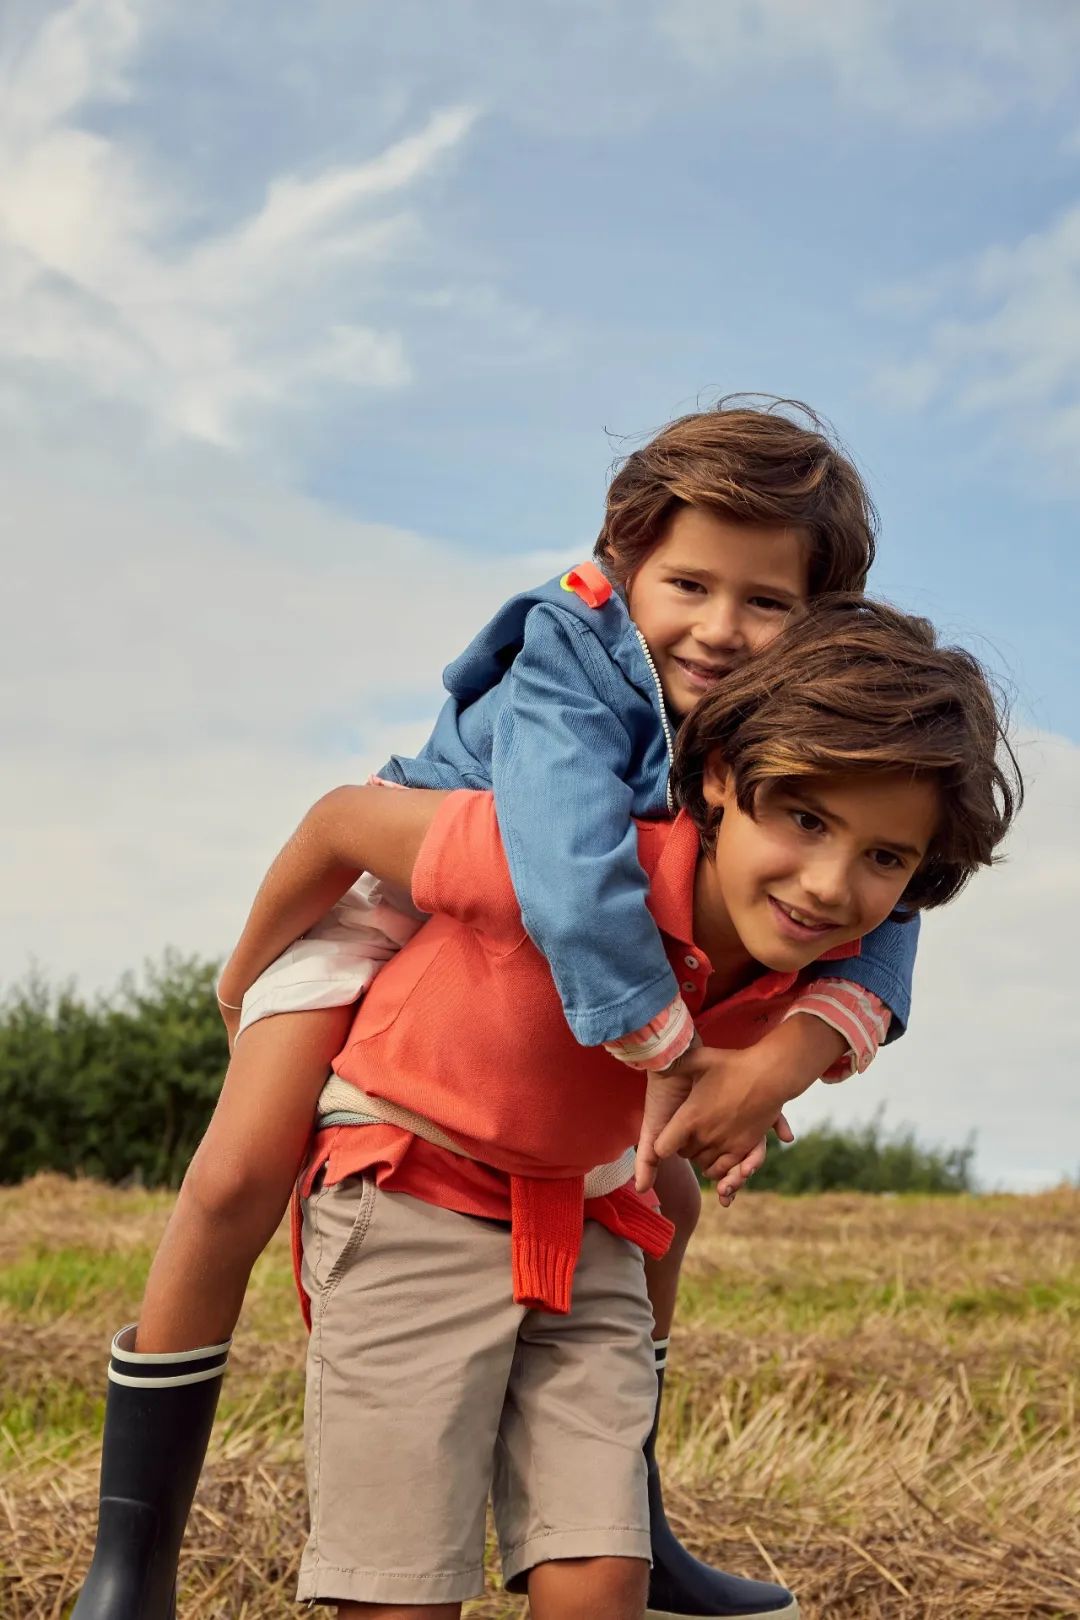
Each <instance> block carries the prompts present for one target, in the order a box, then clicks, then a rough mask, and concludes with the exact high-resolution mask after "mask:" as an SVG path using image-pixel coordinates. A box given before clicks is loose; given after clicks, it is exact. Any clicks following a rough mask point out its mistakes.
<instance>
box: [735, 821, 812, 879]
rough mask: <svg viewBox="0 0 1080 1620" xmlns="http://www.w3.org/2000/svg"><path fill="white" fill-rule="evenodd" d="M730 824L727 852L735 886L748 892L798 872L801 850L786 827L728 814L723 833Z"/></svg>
mask: <svg viewBox="0 0 1080 1620" xmlns="http://www.w3.org/2000/svg"><path fill="white" fill-rule="evenodd" d="M725 825H726V826H727V827H728V843H727V845H726V846H725V854H726V858H727V860H728V862H729V863H730V864H729V866H728V870H729V872H730V873H731V875H732V878H733V880H734V883H735V886H736V887H737V888H738V889H740V890H742V891H747V890H750V889H757V888H759V887H760V886H761V884H763V883H767V882H772V881H773V880H774V879H776V878H778V877H783V876H786V875H788V874H790V873H791V872H793V871H795V870H796V869H797V867H798V864H799V860H798V852H797V851H796V850H795V849H794V848H793V846H792V841H791V840H790V839H789V838H786V837H785V836H784V833H783V829H781V828H777V827H770V826H768V825H767V824H763V823H762V822H754V821H751V820H750V818H749V816H742V815H738V816H734V817H732V816H728V815H725V816H724V819H723V821H721V823H720V829H721V832H723V829H724V827H725Z"/></svg>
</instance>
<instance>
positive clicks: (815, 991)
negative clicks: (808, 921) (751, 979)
mask: <svg viewBox="0 0 1080 1620" xmlns="http://www.w3.org/2000/svg"><path fill="white" fill-rule="evenodd" d="M796 1013H809V1014H810V1015H811V1016H812V1017H814V1018H820V1019H821V1020H822V1022H823V1023H826V1024H828V1025H829V1027H830V1029H835V1030H836V1032H837V1034H838V1035H840V1036H841V1037H842V1038H843V1040H845V1041H846V1042H847V1051H846V1052H842V1053H841V1055H840V1056H839V1057H838V1058H837V1060H836V1062H835V1063H834V1064H833V1065H832V1067H831V1068H829V1069H828V1070H826V1072H825V1073H824V1074H823V1075H822V1076H821V1078H822V1079H823V1080H829V1081H835V1080H847V1079H849V1078H850V1076H851V1075H853V1074H862V1073H863V1072H864V1070H866V1069H868V1068H869V1067H870V1065H871V1063H873V1061H874V1059H875V1057H876V1056H877V1052H878V1047H879V1046H880V1045H881V1043H882V1041H883V1040H884V1039H885V1036H886V1034H887V1033H888V1029H889V1024H890V1022H891V1020H892V1014H891V1013H890V1011H889V1009H888V1007H886V1005H885V1003H884V1002H883V1001H881V1000H880V999H879V998H878V997H877V996H875V995H874V994H873V992H872V991H870V990H864V989H863V988H862V986H861V985H857V984H851V983H849V982H848V981H847V980H846V979H815V980H814V982H813V983H812V984H808V985H807V986H806V988H805V989H804V990H802V991H800V993H799V995H798V996H797V997H796V999H795V1000H794V1001H793V1002H792V1004H791V1006H790V1007H789V1008H788V1010H787V1012H786V1013H785V1014H784V1021H785V1022H786V1021H787V1019H789V1018H792V1017H794V1015H795V1014H796Z"/></svg>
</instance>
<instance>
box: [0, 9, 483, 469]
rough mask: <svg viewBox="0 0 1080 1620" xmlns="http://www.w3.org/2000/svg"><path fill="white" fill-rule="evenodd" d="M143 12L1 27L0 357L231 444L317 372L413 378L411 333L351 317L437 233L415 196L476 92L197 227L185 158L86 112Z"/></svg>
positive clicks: (79, 12) (123, 64)
mask: <svg viewBox="0 0 1080 1620" xmlns="http://www.w3.org/2000/svg"><path fill="white" fill-rule="evenodd" d="M146 16H147V13H146V12H145V10H144V11H142V12H140V11H139V10H138V8H136V7H135V6H133V5H132V4H130V3H129V0H77V3H75V4H71V5H68V6H66V7H65V8H63V9H62V10H59V11H56V12H54V13H52V14H51V15H48V16H47V17H46V18H45V20H44V21H43V22H40V23H39V25H38V27H37V31H36V32H31V33H30V37H29V42H28V43H26V42H25V41H24V36H25V32H26V29H27V28H28V27H30V26H31V25H30V24H29V22H28V21H26V20H25V19H24V21H23V24H22V26H21V27H17V26H15V25H13V24H10V23H9V25H8V27H7V28H6V29H5V30H4V32H3V33H2V34H0V83H2V84H3V86H4V90H5V94H4V95H3V97H2V98H0V290H2V293H3V300H2V303H0V358H6V360H7V362H8V365H9V367H11V366H12V364H14V365H16V366H23V367H26V366H31V367H34V368H44V369H45V370H46V371H47V372H48V373H51V374H54V375H56V376H58V377H61V378H65V379H66V387H67V389H68V391H69V392H70V391H71V390H72V389H73V388H74V389H75V390H78V391H81V392H82V393H83V395H84V396H85V397H86V398H87V399H89V400H92V399H94V398H95V397H98V398H100V397H104V398H107V399H112V400H121V401H125V402H128V403H130V404H133V405H135V406H137V407H139V408H140V409H141V410H143V411H146V412H148V413H149V417H150V421H151V423H152V424H153V425H154V426H156V427H157V429H158V430H160V431H163V432H166V433H168V434H180V435H190V436H191V437H193V438H196V439H202V440H205V441H208V442H211V443H215V444H219V445H235V444H237V443H238V442H239V441H240V440H241V439H242V437H243V435H244V433H245V430H246V429H248V428H249V426H250V424H251V421H252V419H253V417H255V416H257V415H258V413H264V412H267V411H268V410H271V409H281V408H283V407H284V406H286V405H288V406H290V407H292V408H295V407H297V406H302V405H303V404H305V403H306V401H307V397H308V396H307V395H306V394H305V388H306V387H308V386H309V385H311V384H312V383H315V382H317V383H319V384H320V385H323V386H326V385H330V384H346V385H348V386H349V387H350V388H353V389H356V388H366V389H373V390H380V389H388V388H391V389H392V388H398V387H401V386H402V385H403V384H405V383H406V382H408V381H409V379H410V375H411V372H410V363H409V359H408V354H407V351H406V346H405V342H404V340H403V337H402V334H401V332H400V331H399V330H397V328H396V327H395V325H394V324H393V323H392V321H389V320H388V319H387V318H386V317H383V318H382V319H381V320H379V321H377V322H376V323H374V324H373V323H372V321H370V320H357V318H356V317H357V314H358V313H359V312H360V310H362V309H363V307H364V303H365V299H366V300H367V301H368V302H371V303H374V301H375V295H376V294H378V293H379V292H380V290H381V289H382V288H383V286H384V285H385V283H386V281H387V278H388V276H389V274H390V272H391V270H392V269H393V270H395V271H396V272H397V273H398V274H400V273H401V269H402V266H403V264H404V263H406V262H408V261H410V260H412V259H415V258H416V257H417V255H418V251H419V245H420V243H421V242H422V241H423V232H422V227H421V223H420V220H419V217H418V216H417V214H416V213H415V211H414V209H412V208H410V207H409V206H407V203H406V198H407V197H408V195H409V194H411V193H412V192H413V191H415V189H416V188H417V187H418V186H420V185H421V184H423V183H424V182H427V181H430V180H431V178H432V177H433V176H435V175H437V174H438V173H439V172H440V170H441V169H442V167H443V166H444V164H445V161H446V159H447V158H448V156H449V155H450V154H451V153H453V152H454V150H455V149H456V148H458V147H459V146H460V145H461V143H462V142H463V141H464V139H465V137H466V136H467V134H468V131H469V129H470V127H471V125H472V123H473V120H474V116H475V114H474V112H473V110H472V109H470V108H468V107H465V106H452V107H448V108H444V109H443V110H441V111H438V112H436V113H434V114H433V115H431V116H429V117H428V118H427V120H426V121H425V122H423V123H422V125H421V127H419V128H417V129H415V130H414V132H413V133H411V134H409V135H407V136H405V137H404V138H403V139H400V140H398V141H396V142H394V143H393V144H391V145H389V146H387V147H386V148H385V149H384V150H383V151H381V152H378V153H376V154H375V155H374V156H372V157H370V158H369V159H367V160H366V161H363V162H359V163H354V164H348V165H338V166H335V167H333V168H323V169H321V170H318V169H316V170H315V171H314V172H311V173H307V174H300V173H296V174H279V175H275V176H272V177H271V178H270V180H269V183H268V185H267V188H266V196H265V200H264V202H263V204H262V206H261V207H260V208H258V209H257V210H256V211H255V212H254V213H253V214H251V215H250V216H249V217H246V218H241V219H239V220H237V221H236V222H235V223H233V224H232V225H230V226H227V227H225V228H223V229H218V230H217V231H216V232H213V233H209V232H206V231H205V229H204V232H203V234H200V233H199V229H198V224H199V222H198V219H197V218H196V213H195V208H194V202H193V200H189V201H186V202H185V200H184V198H183V195H182V189H183V177H182V176H178V175H176V174H170V173H165V172H162V171H161V170H160V169H158V168H155V166H154V165H153V164H152V162H151V160H150V157H149V156H148V154H147V152H146V151H145V150H137V149H136V148H135V147H134V146H133V145H130V144H129V145H125V144H124V143H123V142H122V141H121V140H120V139H119V138H118V137H116V136H106V135H103V134H101V133H99V132H97V131H95V130H93V129H92V128H90V127H87V124H86V118H87V115H88V111H89V109H90V108H92V107H98V106H100V105H101V104H102V103H103V102H108V101H115V100H116V99H118V98H122V97H124V96H125V95H126V94H128V93H129V90H130V80H131V77H132V75H133V73H134V71H135V67H136V61H137V53H138V48H139V45H140V30H141V29H142V28H143V27H144V22H145V18H146Z"/></svg>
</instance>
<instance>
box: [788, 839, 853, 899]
mask: <svg viewBox="0 0 1080 1620" xmlns="http://www.w3.org/2000/svg"><path fill="white" fill-rule="evenodd" d="M801 876H802V886H803V888H804V889H805V891H806V895H807V899H808V901H809V902H810V904H811V905H815V906H820V907H821V909H822V910H823V911H830V912H844V911H847V910H849V909H850V907H851V903H852V893H853V887H852V881H851V868H850V864H849V861H848V858H847V856H846V854H845V853H844V852H843V851H840V850H834V851H825V850H823V851H821V852H820V854H819V855H818V856H817V858H816V859H815V860H813V861H812V862H808V863H807V865H806V866H805V867H804V868H803V871H802V874H801Z"/></svg>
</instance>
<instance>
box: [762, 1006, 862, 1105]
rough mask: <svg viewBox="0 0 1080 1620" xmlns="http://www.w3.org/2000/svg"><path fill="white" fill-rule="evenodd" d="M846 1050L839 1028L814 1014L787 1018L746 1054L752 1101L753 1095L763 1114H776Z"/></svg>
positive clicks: (798, 1095)
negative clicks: (834, 1027)
mask: <svg viewBox="0 0 1080 1620" xmlns="http://www.w3.org/2000/svg"><path fill="white" fill-rule="evenodd" d="M846 1051H847V1042H846V1041H845V1040H844V1037H843V1036H842V1035H841V1034H840V1033H839V1031H838V1030H835V1029H833V1028H832V1026H831V1025H830V1024H826V1023H825V1022H824V1021H823V1020H822V1019H820V1018H817V1017H815V1016H814V1015H813V1014H811V1013H807V1014H803V1015H800V1016H797V1017H790V1018H786V1019H785V1020H784V1021H783V1022H782V1023H780V1024H778V1025H777V1026H776V1028H775V1029H773V1030H770V1032H769V1034H768V1035H766V1036H765V1037H764V1038H763V1039H762V1040H760V1041H758V1042H757V1044H756V1045H755V1046H752V1047H749V1048H747V1050H746V1052H745V1054H744V1055H745V1058H746V1061H747V1064H748V1068H749V1073H750V1084H749V1086H748V1101H750V1099H751V1098H752V1099H753V1103H752V1105H751V1106H752V1107H753V1108H754V1111H755V1112H756V1113H760V1114H761V1115H762V1117H764V1115H766V1114H768V1115H769V1117H770V1118H771V1117H774V1116H775V1115H776V1114H779V1113H780V1111H781V1110H782V1109H783V1108H784V1107H785V1106H786V1105H787V1104H788V1103H789V1102H793V1101H794V1099H795V1098H796V1097H801V1096H802V1094H803V1092H804V1091H808V1090H809V1089H810V1087H811V1086H812V1085H813V1084H814V1081H815V1080H818V1079H820V1078H821V1076H822V1075H823V1074H826V1073H827V1072H828V1070H829V1069H830V1068H832V1067H833V1065H834V1064H835V1063H837V1062H838V1061H839V1059H840V1058H841V1057H843V1055H844V1053H845V1052H846ZM770 1110H771V1114H770Z"/></svg>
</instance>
